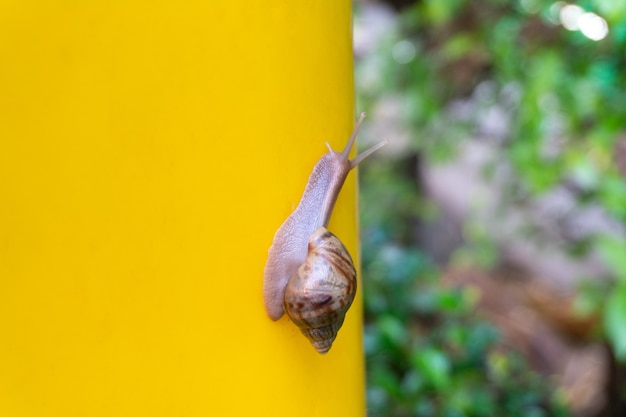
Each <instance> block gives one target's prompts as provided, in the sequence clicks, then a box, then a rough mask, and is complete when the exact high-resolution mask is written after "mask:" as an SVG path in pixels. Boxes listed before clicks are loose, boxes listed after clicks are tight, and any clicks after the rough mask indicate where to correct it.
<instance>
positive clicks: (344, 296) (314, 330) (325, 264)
mask: <svg viewBox="0 0 626 417" xmlns="http://www.w3.org/2000/svg"><path fill="white" fill-rule="evenodd" d="M355 294H356V270H355V269H354V263H353V262H352V258H351V257H350V254H349V253H348V251H347V250H346V248H345V247H344V246H343V244H342V243H341V241H340V240H339V239H338V238H337V236H335V235H334V234H332V233H331V232H329V231H328V229H326V228H325V227H320V228H319V229H317V230H316V231H315V232H314V233H313V234H312V235H311V237H310V238H309V246H308V254H307V258H306V261H305V262H304V263H303V264H302V265H300V267H299V268H298V270H297V271H296V273H295V274H294V275H292V276H291V278H290V279H289V282H288V283H287V286H286V287H285V296H284V303H283V304H284V308H285V311H286V313H287V315H288V316H289V318H291V320H292V321H293V322H294V323H295V324H296V325H297V326H298V327H299V328H300V330H301V331H302V334H304V336H306V338H307V339H309V341H310V342H311V344H312V345H313V347H314V348H315V350H317V351H318V352H319V353H326V352H328V350H329V349H330V347H331V346H332V344H333V341H334V340H335V337H337V332H338V331H339V329H340V328H341V325H342V324H343V320H344V318H345V316H346V312H347V311H348V308H350V305H351V304H352V301H353V300H354V295H355Z"/></svg>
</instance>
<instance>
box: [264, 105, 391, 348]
mask: <svg viewBox="0 0 626 417" xmlns="http://www.w3.org/2000/svg"><path fill="white" fill-rule="evenodd" d="M364 118H365V113H362V114H361V117H360V118H359V120H358V121H357V123H356V126H355V127H354V131H353V132H352V135H351V136H350V139H349V140H348V143H347V144H346V146H345V148H344V150H343V151H342V152H335V151H333V150H332V148H331V147H330V145H328V143H327V144H326V146H327V147H328V153H326V154H324V155H323V156H322V157H321V158H320V160H319V161H318V162H317V163H316V164H315V166H314V168H313V172H312V173H311V175H310V177H309V181H308V183H307V185H306V188H305V190H304V193H303V195H302V198H301V199H300V203H299V204H298V206H297V207H296V209H295V210H294V211H293V213H291V215H290V216H289V217H288V218H287V220H285V222H284V223H283V224H282V225H281V226H280V228H279V229H278V231H277V232H276V234H275V235H274V240H273V242H272V246H271V247H270V249H269V252H268V258H267V262H266V264H265V271H264V280H263V297H264V302H265V309H266V311H267V315H268V316H269V317H270V318H271V319H272V320H278V319H279V318H281V317H282V316H283V314H284V313H285V312H286V313H287V315H288V316H289V318H290V319H291V321H293V322H294V323H295V324H296V325H297V326H298V327H299V328H300V330H301V332H302V333H303V334H304V336H306V337H307V338H308V339H309V341H310V342H311V344H312V345H313V347H314V348H315V349H316V350H317V351H318V352H319V353H326V352H328V350H329V349H330V347H331V346H332V343H333V342H334V340H335V337H336V336H337V332H338V331H339V328H340V327H341V325H342V324H343V320H344V318H345V315H346V312H347V311H348V308H349V307H350V305H351V304H352V301H353V300H354V295H355V293H356V270H355V268H354V263H353V261H352V258H351V257H350V254H349V253H348V251H347V249H346V248H345V246H344V245H343V244H342V243H341V241H340V240H339V239H338V238H337V237H336V236H335V235H334V234H332V233H331V232H330V231H328V229H326V227H327V226H328V221H329V219H330V215H331V212H332V210H333V207H334V206H335V201H336V200H337V196H338V195H339V191H340V190H341V187H342V186H343V183H344V181H345V179H346V177H347V176H348V173H349V172H350V170H352V169H353V168H354V167H356V166H357V165H358V164H359V163H360V162H361V161H363V160H364V159H365V158H367V157H368V156H370V155H371V154H372V153H374V152H376V151H377V150H378V149H379V148H381V147H382V146H384V145H385V144H386V143H387V141H382V142H380V143H378V144H376V145H374V146H372V147H371V148H369V149H368V150H366V151H365V152H363V153H362V154H360V155H358V156H356V157H355V158H354V159H352V160H350V159H348V157H349V154H350V151H351V149H352V146H353V145H354V141H355V139H356V136H357V133H358V131H359V128H360V127H361V124H362V123H363V119H364Z"/></svg>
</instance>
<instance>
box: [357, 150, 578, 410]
mask: <svg viewBox="0 0 626 417" xmlns="http://www.w3.org/2000/svg"><path fill="white" fill-rule="evenodd" d="M361 179H362V181H363V182H364V183H366V184H368V185H367V187H363V189H362V193H361V195H362V199H363V202H364V204H366V205H367V207H368V210H366V211H364V212H363V215H362V236H361V241H362V262H363V273H364V277H365V278H364V279H365V281H366V285H365V286H364V293H365V294H364V300H365V311H366V315H367V317H366V329H365V351H366V355H367V374H368V393H367V394H368V415H370V416H372V417H374V416H394V417H401V416H441V417H448V416H450V417H454V416H485V417H487V416H498V415H502V416H509V417H516V416H520V417H521V416H524V417H534V416H537V417H540V416H567V415H568V413H567V410H566V409H565V407H564V406H563V405H562V401H559V398H558V396H557V395H556V394H554V393H553V392H551V390H550V388H549V387H548V386H547V384H546V383H545V382H544V381H542V380H541V379H540V377H539V376H538V375H536V374H534V373H532V372H530V371H529V370H528V367H527V366H526V364H525V362H524V361H523V359H522V358H521V357H520V356H518V355H516V354H515V353H512V352H507V351H505V350H503V349H502V348H501V347H500V346H499V344H498V341H499V339H500V336H499V334H498V331H497V329H496V328H495V327H493V326H492V325H490V324H488V323H486V322H485V321H482V320H480V319H479V318H478V317H477V315H476V312H475V303H476V301H477V298H478V295H477V294H476V293H475V292H474V291H472V290H471V289H465V290H459V289H449V288H444V287H442V286H441V285H439V284H438V279H439V276H438V272H437V270H436V268H435V267H434V266H433V265H432V263H431V262H430V261H429V260H428V259H426V258H425V256H424V255H423V254H422V253H421V252H420V251H419V249H418V248H416V247H413V246H411V245H410V244H408V243H406V242H405V243H400V242H401V241H402V240H403V236H404V235H405V234H406V232H407V230H406V224H407V218H408V217H410V216H412V215H414V214H415V213H413V211H414V210H413V207H417V206H419V204H418V201H417V198H418V197H417V194H416V193H415V192H414V191H411V187H413V185H412V184H411V183H410V180H408V179H407V178H406V177H403V176H401V175H399V174H398V173H397V172H395V170H394V168H392V167H390V166H389V165H388V164H385V163H381V162H378V163H377V161H370V162H369V163H368V164H366V166H364V167H363V168H362V170H361ZM374 201H375V202H376V203H374ZM392 236H395V237H396V242H393V240H394V239H392V238H391V237H392Z"/></svg>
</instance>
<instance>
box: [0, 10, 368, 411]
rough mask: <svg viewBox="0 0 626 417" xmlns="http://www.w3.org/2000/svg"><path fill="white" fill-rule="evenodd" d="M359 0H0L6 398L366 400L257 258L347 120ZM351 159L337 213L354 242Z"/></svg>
mask: <svg viewBox="0 0 626 417" xmlns="http://www.w3.org/2000/svg"><path fill="white" fill-rule="evenodd" d="M350 19H351V10H350V2H349V1H346V0H344V1H339V0H316V1H293V0H281V1H267V0H265V1H260V0H250V1H231V0H219V1H216V0H197V1H154V0H150V1H149V0H142V1H128V0H119V1H102V2H101V1H86V0H82V1H11V0H1V1H0V416H2V417H4V416H7V417H21V416H33V417H35V416H36V417H45V416H63V417H71V416H133V417H136V416H169V417H173V416H186V417H190V416H358V415H364V414H365V411H364V408H365V404H364V393H363V391H364V387H363V379H364V376H363V359H362V350H361V318H360V317H361V309H362V307H361V302H360V289H359V294H358V296H357V301H356V302H355V305H354V306H353V308H352V309H351V311H350V312H349V313H348V316H347V318H346V323H345V324H344V328H343V329H342V330H341V331H340V333H339V337H338V339H337V341H336V342H335V344H334V346H333V348H332V350H331V351H330V353H329V354H328V355H326V356H322V355H319V354H318V353H316V352H315V350H314V349H313V348H312V347H311V346H310V344H309V342H308V341H307V340H306V339H305V338H304V337H303V336H302V335H301V334H300V332H299V331H298V330H297V328H296V327H295V326H294V325H293V324H292V323H290V322H289V321H288V319H286V318H283V319H282V320H281V321H279V322H277V323H274V322H271V321H270V320H268V319H267V318H266V315H265V312H264V308H263V302H262V272H263V266H264V263H265V257H266V254H267V249H268V247H269V246H270V244H271V241H272V237H273V233H274V231H275V230H276V229H277V228H278V226H279V225H280V224H281V222H282V221H283V220H284V218H285V217H286V216H287V215H288V214H289V212H290V211H291V209H292V208H293V207H295V205H296V204H297V201H298V199H299V197H300V195H301V193H302V191H303V189H304V185H305V182H306V179H307V177H308V174H309V171H310V169H311V168H312V166H313V164H314V163H315V161H316V160H317V158H318V157H319V156H320V155H322V154H323V153H324V152H325V151H326V148H325V146H324V142H325V141H328V142H330V143H331V145H332V146H333V147H334V148H336V149H339V148H342V147H343V144H344V143H345V141H346V139H347V137H348V135H349V133H350V131H351V129H352V126H353V124H354V108H353V90H352V88H353V87H352V52H351V26H350ZM354 186H355V174H354V173H351V174H350V177H349V179H348V182H347V184H346V187H344V191H343V192H342V195H341V196H340V199H339V202H338V205H337V207H336V209H335V213H334V216H333V218H332V220H331V224H330V229H331V230H333V231H334V232H335V233H337V234H338V235H339V236H340V237H342V239H343V240H344V243H346V245H347V247H348V248H349V249H350V250H351V252H352V253H353V254H356V252H357V240H356V234H357V231H356V216H355V195H354Z"/></svg>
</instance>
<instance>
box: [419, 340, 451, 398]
mask: <svg viewBox="0 0 626 417" xmlns="http://www.w3.org/2000/svg"><path fill="white" fill-rule="evenodd" d="M412 362H413V365H414V366H415V368H416V369H417V370H418V371H419V372H421V373H422V376H423V377H424V379H425V380H426V381H428V382H429V383H430V384H431V385H432V386H434V387H435V388H436V389H443V388H446V387H447V386H448V385H449V384H450V362H449V361H448V358H447V356H446V355H444V354H443V353H442V352H440V351H438V350H435V349H433V348H427V349H420V350H418V351H416V352H415V353H414V355H413V360H412Z"/></svg>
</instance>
